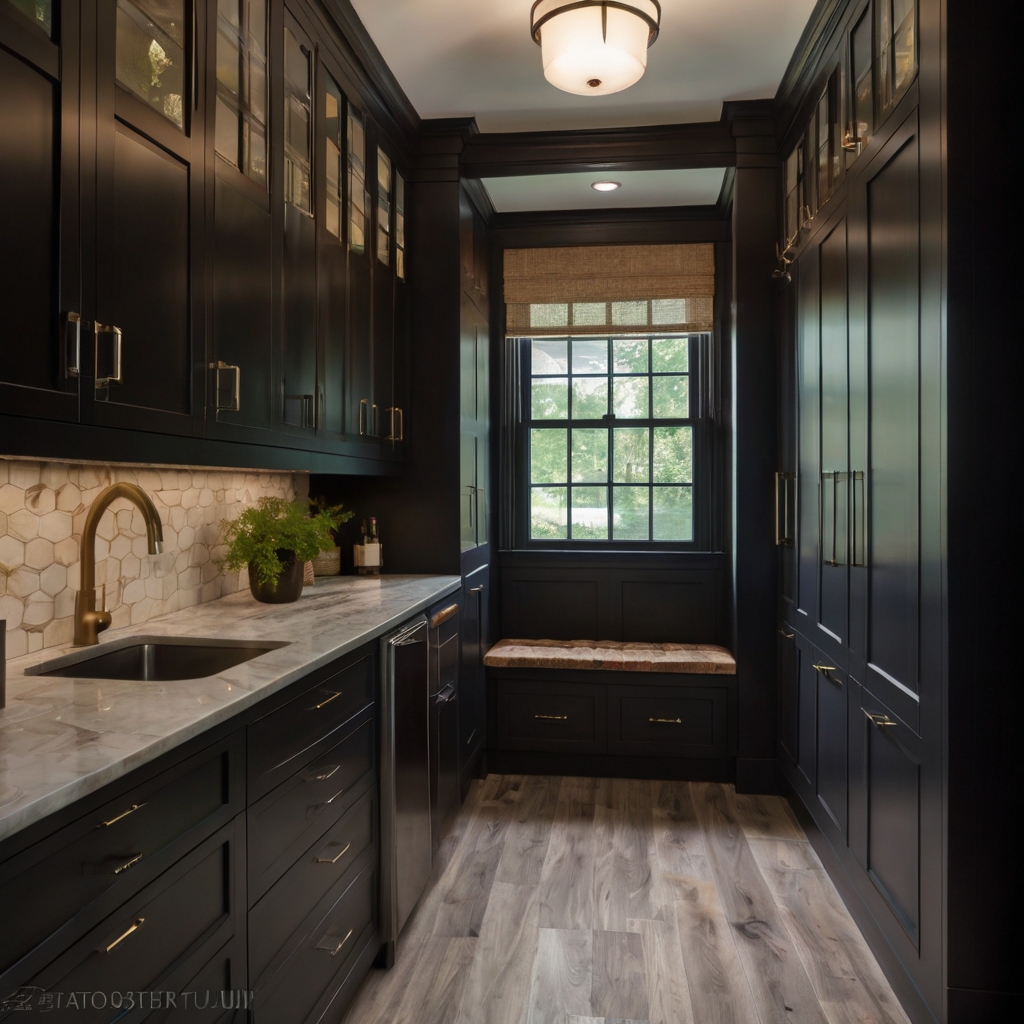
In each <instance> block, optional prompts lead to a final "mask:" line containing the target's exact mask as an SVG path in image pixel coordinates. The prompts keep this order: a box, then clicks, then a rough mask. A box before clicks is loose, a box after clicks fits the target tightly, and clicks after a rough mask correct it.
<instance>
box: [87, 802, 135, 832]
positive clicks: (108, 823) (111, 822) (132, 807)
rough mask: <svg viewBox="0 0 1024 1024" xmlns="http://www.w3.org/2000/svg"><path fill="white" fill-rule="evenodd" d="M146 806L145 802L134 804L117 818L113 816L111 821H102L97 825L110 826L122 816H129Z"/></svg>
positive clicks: (100, 826)
mask: <svg viewBox="0 0 1024 1024" xmlns="http://www.w3.org/2000/svg"><path fill="white" fill-rule="evenodd" d="M145 806H146V805H145V804H132V805H131V807H129V808H128V810H127V811H122V812H121V813H120V814H119V815H118V816H117V817H116V818H111V819H110V821H101V822H100V823H99V824H98V825H97V826H96V827H97V828H110V826H111V825H116V824H117V823H118V822H119V821H120V820H121V819H122V818H127V817H128V815H129V814H134V813H135V812H136V811H138V810H141V809H142V808H143V807H145Z"/></svg>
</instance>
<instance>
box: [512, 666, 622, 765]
mask: <svg viewBox="0 0 1024 1024" xmlns="http://www.w3.org/2000/svg"><path fill="white" fill-rule="evenodd" d="M497 712H498V746H499V748H501V749H503V750H551V751H578V752H580V753H595V754H596V753H604V749H605V694H604V687H603V686H596V685H595V686H590V685H587V684H584V683H565V682H558V683H554V682H552V683H548V682H526V681H519V680H500V681H499V682H498V683H497Z"/></svg>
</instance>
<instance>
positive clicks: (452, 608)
mask: <svg viewBox="0 0 1024 1024" xmlns="http://www.w3.org/2000/svg"><path fill="white" fill-rule="evenodd" d="M458 610H459V606H458V605H457V604H450V605H448V607H447V608H442V609H441V610H440V611H439V612H438V613H437V614H436V615H434V616H433V617H432V618H431V620H430V628H431V629H436V628H437V627H438V626H440V625H441V623H442V622H445V621H447V620H448V619H450V618H451V617H452V616H453V615H454V614H455V613H456V612H457V611H458Z"/></svg>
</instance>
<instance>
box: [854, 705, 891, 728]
mask: <svg viewBox="0 0 1024 1024" xmlns="http://www.w3.org/2000/svg"><path fill="white" fill-rule="evenodd" d="M861 711H864V708H861ZM864 714H865V715H867V716H868V719H869V720H870V722H871V724H872V725H877V726H878V728H879V729H884V728H886V726H890V725H896V724H897V723H896V722H894V721H893V720H892V719H891V718H890V717H889V716H888V715H873V714H872V713H871V712H870V711H864Z"/></svg>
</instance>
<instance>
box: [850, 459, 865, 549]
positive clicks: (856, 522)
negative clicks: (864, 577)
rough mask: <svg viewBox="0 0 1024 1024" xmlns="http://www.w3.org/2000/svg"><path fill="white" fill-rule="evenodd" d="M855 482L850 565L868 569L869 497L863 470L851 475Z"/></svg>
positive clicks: (851, 514)
mask: <svg viewBox="0 0 1024 1024" xmlns="http://www.w3.org/2000/svg"><path fill="white" fill-rule="evenodd" d="M850 477H851V479H852V481H853V496H852V501H851V502H850V519H851V524H850V537H851V546H852V548H853V551H852V554H851V557H850V565H852V566H853V567H854V568H855V569H864V568H866V567H867V561H866V558H867V549H868V497H867V478H866V476H865V474H864V471H863V470H860V469H858V470H856V471H855V472H853V473H851V474H850ZM858 494H859V495H860V501H859V502H858V500H857V495H858ZM858 505H859V507H860V516H858V515H857V508H858Z"/></svg>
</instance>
